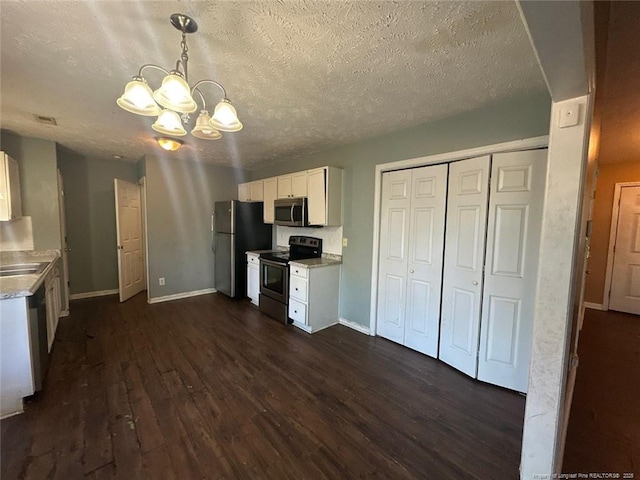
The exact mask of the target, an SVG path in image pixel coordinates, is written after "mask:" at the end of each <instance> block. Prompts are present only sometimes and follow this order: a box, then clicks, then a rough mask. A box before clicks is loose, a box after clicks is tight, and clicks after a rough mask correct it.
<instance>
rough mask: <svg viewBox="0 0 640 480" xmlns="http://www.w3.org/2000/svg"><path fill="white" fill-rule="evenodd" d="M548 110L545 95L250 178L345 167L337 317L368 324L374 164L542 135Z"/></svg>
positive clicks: (267, 170)
mask: <svg viewBox="0 0 640 480" xmlns="http://www.w3.org/2000/svg"><path fill="white" fill-rule="evenodd" d="M550 111H551V99H550V97H549V96H548V94H547V93H546V92H545V93H541V94H538V95H533V96H530V97H527V98H522V99H517V100H512V101H509V102H502V103H497V104H493V105H491V106H489V107H486V108H483V109H479V110H475V111H472V112H467V113H464V114H462V115H458V116H455V117H451V118H445V119H443V120H438V121H435V122H431V123H427V124H424V125H420V126H417V127H413V128H409V129H405V130H401V131H397V132H392V133H389V134H386V135H382V136H380V137H376V138H373V139H370V140H366V141H362V142H358V143H353V144H350V145H345V146H342V147H338V148H333V149H330V150H325V151H322V152H318V153H315V154H312V155H304V156H300V157H296V158H288V159H282V160H281V161H280V162H279V163H277V164H276V165H273V166H269V167H268V168H263V169H256V170H254V171H253V172H252V179H253V180H259V179H261V178H268V177H272V176H275V175H280V174H283V173H289V172H295V171H300V170H304V169H308V168H313V167H319V166H324V165H329V166H336V167H341V168H343V169H344V179H343V181H344V185H343V209H344V211H343V214H344V222H343V225H344V229H343V236H344V237H347V238H348V239H349V246H348V248H345V249H343V265H342V276H341V280H340V281H341V285H340V316H341V317H343V318H345V319H347V320H351V321H354V322H357V323H360V324H362V325H365V326H367V325H369V313H370V302H371V271H372V261H371V256H372V252H373V206H374V182H375V179H374V176H375V175H374V174H375V166H376V165H378V164H381V163H388V162H394V161H399V160H406V159H410V158H417V157H423V156H426V155H435V154H438V153H446V152H453V151H457V150H464V149H468V148H473V147H478V146H483V145H491V144H495V143H501V142H507V141H512V140H519V139H524V138H530V137H536V136H540V135H547V134H548V132H549V115H550Z"/></svg>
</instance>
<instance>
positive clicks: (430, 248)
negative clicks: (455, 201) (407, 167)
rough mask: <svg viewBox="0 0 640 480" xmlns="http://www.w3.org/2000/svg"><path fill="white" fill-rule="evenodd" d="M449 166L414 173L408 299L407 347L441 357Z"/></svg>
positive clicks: (423, 168)
mask: <svg viewBox="0 0 640 480" xmlns="http://www.w3.org/2000/svg"><path fill="white" fill-rule="evenodd" d="M447 172H448V167H447V165H434V166H429V167H422V168H416V169H413V170H412V178H411V181H412V195H411V224H410V228H409V231H410V233H409V264H408V275H407V279H408V280H407V281H408V285H409V287H408V296H407V305H406V311H407V315H406V325H405V336H404V344H405V345H406V346H407V347H409V348H412V349H414V350H417V351H419V352H422V353H424V354H426V355H430V356H432V357H437V354H438V334H439V330H440V299H441V294H442V262H443V250H444V219H445V210H446V200H447Z"/></svg>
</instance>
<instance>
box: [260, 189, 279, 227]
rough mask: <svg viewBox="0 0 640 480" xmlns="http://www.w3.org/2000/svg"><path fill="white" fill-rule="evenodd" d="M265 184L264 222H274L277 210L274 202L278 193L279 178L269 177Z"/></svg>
mask: <svg viewBox="0 0 640 480" xmlns="http://www.w3.org/2000/svg"><path fill="white" fill-rule="evenodd" d="M263 184H264V223H273V221H274V217H275V211H274V207H273V202H274V201H275V199H276V197H277V195H278V180H277V179H276V178H267V179H266V180H264V182H263Z"/></svg>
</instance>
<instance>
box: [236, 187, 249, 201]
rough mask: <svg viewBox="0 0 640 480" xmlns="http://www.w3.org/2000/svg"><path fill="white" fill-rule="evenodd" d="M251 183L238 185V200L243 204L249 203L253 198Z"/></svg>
mask: <svg viewBox="0 0 640 480" xmlns="http://www.w3.org/2000/svg"><path fill="white" fill-rule="evenodd" d="M249 185H250V184H249V183H241V184H239V185H238V200H240V201H241V202H248V201H249V199H250V198H251V197H250V195H251V189H250V186H249Z"/></svg>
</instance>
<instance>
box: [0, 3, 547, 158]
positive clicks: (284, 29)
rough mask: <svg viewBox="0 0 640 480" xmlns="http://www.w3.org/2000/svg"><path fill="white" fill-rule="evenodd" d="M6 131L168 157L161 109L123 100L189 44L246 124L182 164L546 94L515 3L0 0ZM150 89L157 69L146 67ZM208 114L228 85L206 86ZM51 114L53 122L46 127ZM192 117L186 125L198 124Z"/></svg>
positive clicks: (193, 150)
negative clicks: (156, 125) (130, 105)
mask: <svg viewBox="0 0 640 480" xmlns="http://www.w3.org/2000/svg"><path fill="white" fill-rule="evenodd" d="M0 8H1V26H2V31H1V35H2V37H1V43H0V46H1V62H2V63H1V66H2V70H1V71H2V77H1V81H2V83H1V94H2V95H1V103H0V109H1V110H0V113H1V126H2V128H5V129H8V130H11V131H15V132H17V133H19V134H21V135H27V136H33V137H39V138H45V139H50V140H55V141H56V142H58V143H60V144H61V145H64V146H65V147H67V148H70V149H72V150H74V151H76V152H78V153H81V154H85V155H89V156H93V157H98V158H106V159H107V158H111V157H112V156H113V155H114V154H118V155H122V156H123V157H124V158H125V160H131V161H136V160H138V159H139V158H140V157H142V156H143V155H144V154H145V153H153V152H156V153H157V152H158V151H159V150H158V148H159V147H157V145H156V144H155V142H154V140H153V137H154V135H156V133H155V132H154V131H153V130H151V128H150V125H151V124H152V123H153V121H154V118H153V117H140V116H136V115H133V114H130V113H128V112H125V111H124V110H122V109H120V108H119V107H117V105H116V103H115V100H116V98H118V97H119V96H120V95H121V94H122V91H123V88H124V85H125V84H126V82H127V81H129V79H130V78H131V76H132V75H134V74H136V73H137V71H138V68H139V67H140V66H141V65H143V64H145V63H156V64H159V65H161V66H163V67H165V68H172V67H173V65H175V61H176V60H177V58H178V56H179V53H180V47H179V43H180V32H178V31H177V30H175V29H174V28H173V27H172V26H171V24H170V23H169V20H168V18H169V16H170V15H171V14H172V13H176V12H181V13H186V14H187V15H190V16H192V17H193V18H194V19H195V20H196V21H197V22H198V25H199V30H198V32H197V33H195V34H192V35H190V36H189V37H188V43H189V54H190V60H189V80H190V83H191V84H193V83H195V81H197V80H200V79H202V78H212V79H215V80H217V81H219V82H221V83H222V84H223V85H224V86H225V88H226V90H227V93H228V95H229V98H230V99H231V100H232V102H233V103H234V104H235V106H236V108H237V110H238V114H239V116H240V119H241V121H242V122H243V123H244V130H242V131H241V132H238V133H229V134H223V139H222V140H217V141H206V140H199V139H196V138H194V137H192V136H190V135H188V136H187V137H183V138H184V140H185V142H186V145H185V147H183V148H182V149H181V150H180V151H178V152H175V153H173V154H172V155H173V156H175V157H176V158H187V157H191V158H194V157H195V158H199V159H201V160H204V161H207V162H210V163H214V164H220V165H240V166H243V167H247V168H252V167H255V166H257V165H261V166H264V165H266V164H268V163H269V162H273V161H276V160H277V159H279V158H282V157H286V156H292V155H297V154H303V153H306V152H313V151H318V150H323V149H326V148H330V147H332V146H336V145H340V144H344V143H348V142H353V141H356V140H359V139H363V138H368V137H373V136H376V135H380V134H383V133H386V132H389V131H393V130H397V129H401V128H405V127H410V126H413V125H418V124H421V123H425V122H428V121H430V120H434V119H437V118H442V117H447V116H451V115H455V114H457V113H460V112H463V111H466V110H471V109H474V108H478V107H481V106H484V105H486V104H489V103H491V102H493V101H497V100H503V99H509V98H514V97H519V96H524V95H527V94H530V93H533V92H538V91H541V90H544V89H545V87H544V82H543V79H542V75H541V73H540V70H539V68H538V66H537V63H536V61H535V57H534V54H533V51H532V49H531V46H530V44H529V41H528V39H527V36H526V33H525V30H524V27H523V25H522V22H521V20H520V18H519V15H518V12H517V9H516V5H515V4H514V3H512V2H494V1H489V2H475V1H474V2H450V1H445V2H435V1H428V2H420V1H401V2H373V1H362V2H356V1H330V2H321V1H312V0H298V1H285V2H275V1H266V2H250V1H241V2H227V1H224V2H209V1H207V2H204V1H201V2H187V1H183V2H175V1H163V2H133V1H126V2H125V1H113V2H107V1H103V2H63V1H51V2H36V1H27V2H2V5H1V6H0ZM145 75H146V76H147V79H148V80H149V83H150V84H151V86H152V88H157V86H159V83H160V81H161V73H160V72H156V71H153V70H149V71H146V72H145ZM204 89H205V92H206V93H205V96H206V97H207V98H210V100H209V103H210V104H211V105H210V110H213V105H214V104H215V103H216V102H217V100H218V98H219V97H218V95H219V92H218V91H217V90H216V89H215V88H214V87H212V86H209V87H207V86H205V87H204ZM33 114H40V115H45V116H52V117H55V118H56V119H57V122H58V126H49V125H42V124H39V123H36V122H35V120H34V118H33ZM194 122H195V116H194V117H192V119H191V123H190V125H189V127H187V130H190V129H191V128H193V123H194Z"/></svg>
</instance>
